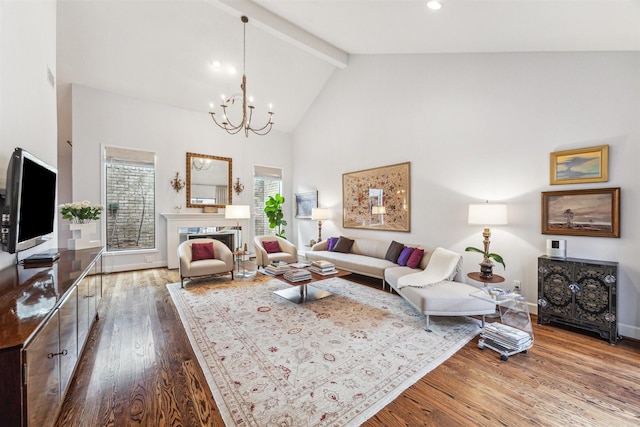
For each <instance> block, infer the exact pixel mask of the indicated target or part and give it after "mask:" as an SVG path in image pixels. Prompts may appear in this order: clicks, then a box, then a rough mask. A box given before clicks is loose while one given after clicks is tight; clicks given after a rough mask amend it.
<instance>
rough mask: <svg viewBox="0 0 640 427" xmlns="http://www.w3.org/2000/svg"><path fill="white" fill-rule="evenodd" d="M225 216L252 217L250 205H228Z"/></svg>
mask: <svg viewBox="0 0 640 427" xmlns="http://www.w3.org/2000/svg"><path fill="white" fill-rule="evenodd" d="M224 217H225V218H227V219H247V218H251V209H250V206H249V205H226V206H225V209H224Z"/></svg>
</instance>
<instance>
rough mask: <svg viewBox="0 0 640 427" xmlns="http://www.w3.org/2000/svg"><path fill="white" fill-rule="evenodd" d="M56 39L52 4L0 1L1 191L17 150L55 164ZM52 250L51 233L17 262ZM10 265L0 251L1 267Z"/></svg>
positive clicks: (12, 259)
mask: <svg viewBox="0 0 640 427" xmlns="http://www.w3.org/2000/svg"><path fill="white" fill-rule="evenodd" d="M55 40H56V2H55V1H53V0H51V1H39V2H18V1H9V2H7V1H0V188H5V185H6V174H7V166H8V165H9V158H10V156H11V153H12V152H13V150H14V148H16V147H22V148H24V149H26V150H27V151H29V152H30V153H32V154H33V155H35V156H36V157H38V158H40V159H42V160H43V161H45V162H47V163H49V164H50V165H53V166H56V165H57V155H56V152H57V150H56V133H57V124H56V117H57V115H56V91H55V88H54V87H52V86H51V84H50V83H49V80H48V77H47V76H48V73H47V67H48V68H49V69H50V70H51V72H52V73H53V75H54V76H55V74H56V43H55ZM57 246H58V245H57V237H55V234H54V238H53V239H52V240H51V241H50V242H48V243H45V244H43V245H40V246H38V247H36V248H34V249H30V250H27V251H24V252H23V253H20V258H23V257H25V256H29V255H31V254H32V253H34V252H41V251H45V250H47V249H53V248H56V247H57ZM15 261H16V257H15V255H11V254H8V253H5V252H0V268H4V267H7V266H10V265H11V264H13V263H15Z"/></svg>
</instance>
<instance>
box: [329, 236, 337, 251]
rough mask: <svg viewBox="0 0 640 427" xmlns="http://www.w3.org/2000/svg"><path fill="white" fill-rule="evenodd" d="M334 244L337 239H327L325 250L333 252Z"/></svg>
mask: <svg viewBox="0 0 640 427" xmlns="http://www.w3.org/2000/svg"><path fill="white" fill-rule="evenodd" d="M336 243H338V238H337V237H329V238H328V239H327V250H328V251H329V252H331V251H333V248H334V247H335V246H336Z"/></svg>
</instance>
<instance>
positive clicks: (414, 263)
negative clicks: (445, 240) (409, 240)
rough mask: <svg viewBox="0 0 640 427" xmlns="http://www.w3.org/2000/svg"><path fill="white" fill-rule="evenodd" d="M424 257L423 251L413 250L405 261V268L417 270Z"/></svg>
mask: <svg viewBox="0 0 640 427" xmlns="http://www.w3.org/2000/svg"><path fill="white" fill-rule="evenodd" d="M423 255H424V249H418V248H416V249H414V250H413V252H411V255H410V256H409V259H408V260H407V267H411V268H418V266H419V265H420V261H422V256H423Z"/></svg>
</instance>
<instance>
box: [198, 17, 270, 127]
mask: <svg viewBox="0 0 640 427" xmlns="http://www.w3.org/2000/svg"><path fill="white" fill-rule="evenodd" d="M240 19H241V21H242V22H243V24H244V26H243V34H242V83H241V84H240V89H242V93H236V94H234V95H231V96H230V97H229V98H225V96H224V95H222V104H220V106H221V107H222V117H221V121H218V120H216V113H215V112H214V111H213V104H211V111H210V112H209V114H211V118H212V119H213V121H214V122H215V124H217V125H218V126H220V127H221V128H222V129H224V130H226V131H227V132H228V133H230V134H231V135H235V134H236V133H238V132H240V131H241V130H244V135H245V136H246V137H249V132H250V131H251V132H253V133H254V134H256V135H266V134H268V133H269V132H270V131H271V127H272V126H273V121H272V120H273V114H274V113H273V112H272V111H271V106H269V120H268V121H267V123H266V124H265V125H264V126H262V127H258V128H255V127H252V126H251V119H252V118H253V110H254V109H255V107H254V106H253V105H251V104H247V76H246V74H245V68H246V39H247V22H249V18H247V17H246V16H242V17H241V18H240ZM240 101H242V121H241V122H239V123H237V124H234V123H232V122H231V120H229V116H228V115H227V108H229V107H230V106H232V105H234V104H235V103H236V102H238V103H240ZM247 110H248V111H247Z"/></svg>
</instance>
